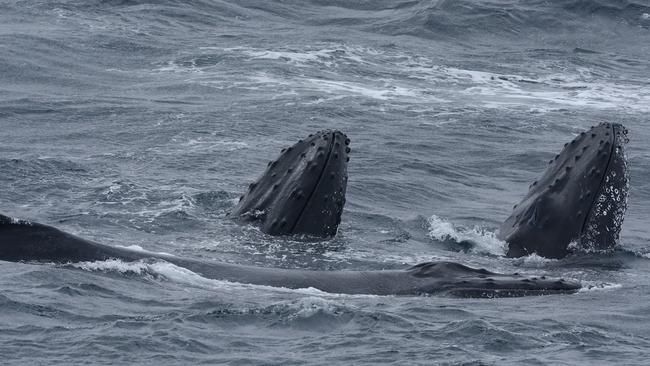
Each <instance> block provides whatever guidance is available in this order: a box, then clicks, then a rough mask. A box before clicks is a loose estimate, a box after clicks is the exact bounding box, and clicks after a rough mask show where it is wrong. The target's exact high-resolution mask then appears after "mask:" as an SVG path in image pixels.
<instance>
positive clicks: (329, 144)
mask: <svg viewBox="0 0 650 366" xmlns="http://www.w3.org/2000/svg"><path fill="white" fill-rule="evenodd" d="M349 144H350V139H348V138H347V136H345V134H343V133H342V132H340V131H329V130H327V131H320V132H317V133H316V134H314V135H309V137H308V138H307V139H305V140H300V141H298V142H297V143H296V144H295V145H293V146H291V147H288V148H285V149H282V154H281V155H280V157H279V158H278V159H277V160H273V161H270V162H269V164H268V167H267V169H266V171H265V172H264V174H263V175H262V176H261V177H260V178H259V179H258V180H257V181H256V182H255V183H251V184H250V186H249V187H248V191H247V192H246V193H245V194H244V195H242V196H241V198H240V200H239V203H238V204H237V206H236V207H235V208H234V209H233V211H232V213H231V216H232V217H234V218H237V219H239V220H241V221H244V222H247V223H253V224H256V225H259V227H260V229H261V230H262V231H263V232H265V233H267V234H270V235H293V234H305V235H309V236H314V237H323V238H327V237H332V236H334V235H336V231H337V229H338V226H339V224H340V223H341V213H342V212H343V205H345V189H346V186H347V181H348V175H347V169H348V160H349V157H348V154H349V152H350V147H349V146H348V145H349Z"/></svg>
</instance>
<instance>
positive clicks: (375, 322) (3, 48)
mask: <svg viewBox="0 0 650 366" xmlns="http://www.w3.org/2000/svg"><path fill="white" fill-rule="evenodd" d="M649 60H650V2H648V1H646V0H643V1H641V0H635V1H632V0H610V1H604V0H592V1H584V0H558V1H537V0H531V1H516V0H508V1H492V0H478V1H470V0H455V1H419V0H410V1H407V0H401V1H400V0H379V1H365V0H364V1H342V0H301V1H298V0H284V1H267V0H240V1H219V0H191V1H180V0H156V1H154V0H151V1H144V0H141V1H138V0H132V1H128V0H123V1H118V0H112V1H108V0H107V1H99V0H95V1H88V0H84V1H82V0H59V1H36V0H34V1H17V0H6V1H2V2H0V186H1V187H2V189H0V203H1V204H0V212H2V213H3V214H7V215H12V216H15V217H20V218H28V219H31V220H34V221H37V222H42V223H47V224H50V225H54V226H57V227H59V228H61V229H63V230H65V231H69V232H72V233H75V234H77V235H80V236H82V237H85V238H88V239H92V240H95V241H98V242H102V243H105V244H110V245H122V246H138V247H142V248H144V249H147V250H152V251H157V252H167V253H172V254H176V255H179V256H183V257H190V258H200V259H206V260H219V261H227V262H231V263H245V264H256V265H260V266H273V267H284V268H307V269H317V270H328V269H385V268H403V267H405V266H408V265H412V264H416V263H418V262H423V261H432V260H452V261H457V262H461V263H465V264H468V265H472V266H477V267H485V268H487V269H490V270H494V271H504V272H521V273H526V274H548V275H551V276H558V277H564V278H570V279H574V280H577V281H580V282H581V283H582V284H583V286H584V289H583V290H581V291H580V292H579V293H577V294H574V295H557V296H543V297H528V298H515V299H454V298H445V297H439V296H428V297H426V296H417V297H408V296H407V297H395V296H386V297H378V296H351V295H338V294H327V293H322V292H319V291H316V290H313V289H304V290H287V289H281V288H270V287H264V286H251V285H245V284H237V283H229V282H224V281H214V280H209V279H206V278H203V277H201V276H199V275H197V274H195V273H192V272H190V271H188V270H186V269H183V268H180V267H176V266H174V265H171V264H168V263H165V262H151V261H146V262H136V263H124V262H120V261H106V262H94V263H79V264H69V265H54V264H50V265H48V264H43V265H36V264H24V263H8V262H0V289H1V292H0V354H1V355H2V361H1V362H2V363H3V364H15V365H19V364H20V365H25V364H35V365H50V364H52V365H53V364H66V365H76V364H78V365H81V364H83V365H87V364H155V365H181V364H210V365H211V364H221V363H224V364H233V365H257V364H265V365H291V364H296V365H298V364H299V365H303V364H313V365H320V364H357V365H361V364H364V365H375V364H422V365H428V364H448V365H461V364H462V365H517V364H531V365H547V364H548V365H577V364H584V365H600V364H626V365H646V364H647V362H648V361H647V360H648V358H650V335H649V333H648V328H649V327H650V280H649V279H650V245H649V244H650V228H648V225H647V223H648V219H647V218H648V217H649V216H650V163H649V159H648V158H649V157H650V147H649V146H650V145H649V144H648V142H650V129H648V125H647V121H648V113H650V77H649V75H650V61H649ZM600 122H618V123H623V124H624V125H625V126H626V127H627V128H628V129H629V131H630V133H629V137H630V143H629V144H628V147H627V154H628V158H629V164H630V174H631V189H630V196H629V209H628V213H627V216H626V220H625V223H624V226H623V232H622V235H621V237H622V239H621V242H620V246H619V247H618V248H617V250H616V251H615V252H614V253H591V254H582V255H576V256H573V257H570V258H567V259H563V260H547V259H543V258H540V257H536V256H530V257H525V258H519V259H508V258H505V257H504V243H503V242H501V241H499V240H498V239H496V237H495V233H496V231H497V228H498V226H499V224H500V222H501V221H503V220H504V219H505V218H506V217H507V216H508V215H509V212H510V210H511V208H512V205H513V204H514V203H517V202H518V201H519V199H520V198H521V197H522V196H523V195H524V194H525V192H526V189H527V186H528V183H530V182H531V181H532V180H534V179H535V178H537V177H538V176H539V175H540V174H541V173H542V171H543V169H544V167H545V162H546V161H548V159H549V158H550V157H552V156H554V155H555V154H556V153H557V152H558V151H559V150H560V149H561V148H562V145H563V144H564V143H565V142H568V141H570V140H571V139H572V138H573V137H574V136H575V135H576V134H578V133H579V132H580V131H581V130H583V129H586V128H588V127H589V126H591V125H594V124H597V123H600ZM325 128H331V129H340V130H341V131H343V132H345V133H346V134H347V135H348V136H349V137H350V138H351V140H352V143H351V147H352V155H351V160H350V165H349V177H350V179H349V183H348V194H347V204H346V206H345V210H344V214H343V218H342V220H343V222H342V224H341V226H340V229H339V233H338V235H337V236H336V237H335V238H334V239H333V240H330V241H325V242H317V243H306V242H304V241H299V240H292V239H290V238H273V237H269V236H267V235H264V234H263V233H261V232H260V231H259V230H257V229H256V228H254V227H251V226H240V225H238V224H236V223H234V222H232V221H231V220H229V219H228V217H227V214H228V212H229V211H230V210H231V209H232V208H233V207H234V204H235V202H236V199H237V197H238V196H239V195H240V193H241V192H242V191H244V189H245V187H246V186H247V184H248V183H250V182H251V181H253V180H254V179H255V178H257V177H258V175H259V174H261V172H262V171H263V169H264V167H265V166H266V162H267V161H268V160H269V159H270V158H274V157H275V156H276V155H277V154H279V151H280V148H282V147H285V146H288V145H291V144H293V143H294V142H295V141H297V140H298V139H300V138H301V137H303V136H306V135H307V134H309V133H312V132H314V131H316V130H319V129H325Z"/></svg>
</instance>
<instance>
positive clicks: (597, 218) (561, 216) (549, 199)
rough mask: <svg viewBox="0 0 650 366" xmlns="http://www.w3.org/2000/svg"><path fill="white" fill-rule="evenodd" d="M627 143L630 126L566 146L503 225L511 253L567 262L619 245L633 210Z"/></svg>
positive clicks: (605, 127)
mask: <svg viewBox="0 0 650 366" xmlns="http://www.w3.org/2000/svg"><path fill="white" fill-rule="evenodd" d="M627 141H628V139H627V130H626V129H625V127H623V126H622V125H620V124H615V123H602V124H599V125H597V126H594V127H592V128H591V129H589V130H588V131H584V132H582V133H580V134H579V135H578V136H577V137H576V138H575V139H574V140H573V141H571V142H569V143H567V144H565V145H564V148H563V149H562V151H561V152H560V153H559V154H558V155H556V156H555V158H553V159H551V161H550V162H549V164H548V167H547V168H546V171H545V172H544V174H542V177H541V178H539V179H538V180H537V181H535V182H533V184H531V186H530V189H529V191H528V194H526V196H525V197H524V198H523V200H522V201H521V202H520V203H519V204H517V205H515V207H514V210H513V212H512V214H511V215H510V217H508V218H507V219H506V220H505V221H504V222H503V224H502V225H501V227H500V230H499V234H498V237H499V238H500V239H502V240H504V241H506V242H507V243H508V252H507V255H508V256H509V257H521V256H525V255H529V254H532V253H536V254H538V255H540V256H543V257H547V258H563V257H565V256H566V255H568V254H569V253H571V252H572V251H574V250H583V251H595V250H604V249H611V248H612V247H614V246H615V245H616V243H617V241H618V238H619V233H620V231H621V226H622V224H623V218H624V216H625V210H626V208H627V196H628V190H629V178H628V169H627V160H626V158H625V151H624V145H625V143H627Z"/></svg>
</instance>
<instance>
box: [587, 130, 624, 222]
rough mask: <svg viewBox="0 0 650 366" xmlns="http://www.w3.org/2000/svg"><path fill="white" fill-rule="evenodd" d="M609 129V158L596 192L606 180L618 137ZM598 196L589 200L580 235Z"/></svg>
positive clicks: (595, 195)
mask: <svg viewBox="0 0 650 366" xmlns="http://www.w3.org/2000/svg"><path fill="white" fill-rule="evenodd" d="M610 128H611V133H612V139H613V141H612V146H611V147H610V148H609V156H608V157H607V164H606V165H605V169H604V172H603V176H602V177H600V183H599V184H598V191H599V192H600V190H601V189H602V188H603V185H604V184H605V179H606V178H607V171H608V170H609V168H610V166H611V164H612V160H613V159H614V152H615V149H616V142H617V140H618V137H617V136H616V126H615V125H612V126H610ZM598 196H599V195H598V194H594V197H593V198H592V199H591V205H589V212H588V213H587V214H586V215H585V218H584V219H583V220H582V225H581V227H580V233H584V232H585V230H586V229H587V223H588V222H589V218H590V216H591V215H590V213H591V211H593V209H594V207H595V206H596V200H597V199H598Z"/></svg>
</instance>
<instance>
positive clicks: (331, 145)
mask: <svg viewBox="0 0 650 366" xmlns="http://www.w3.org/2000/svg"><path fill="white" fill-rule="evenodd" d="M327 135H329V137H328V140H329V141H330V143H329V144H327V145H328V146H327V147H328V150H327V156H326V158H325V163H324V164H323V167H322V169H321V171H320V173H319V174H318V179H317V180H316V183H315V184H314V185H312V189H311V192H309V196H307V199H306V200H305V203H304V204H303V205H302V208H301V209H300V213H298V216H296V220H295V221H294V223H293V225H291V232H292V233H293V232H294V231H295V229H296V226H298V223H299V222H300V219H301V218H302V215H303V214H304V213H305V210H306V209H307V207H309V203H310V202H311V200H312V198H313V197H314V193H315V192H316V191H317V190H318V186H319V185H320V184H321V182H322V180H323V175H324V174H325V171H326V170H327V166H328V164H329V163H330V158H331V156H332V150H334V137H335V136H334V133H333V132H328V133H327Z"/></svg>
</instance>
